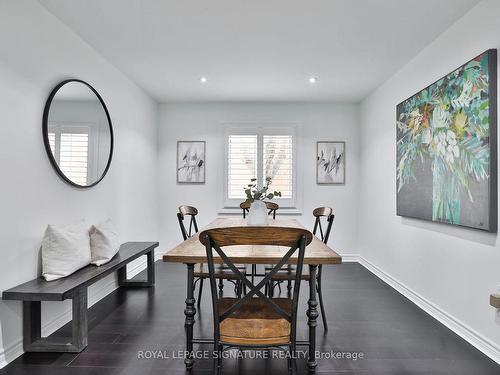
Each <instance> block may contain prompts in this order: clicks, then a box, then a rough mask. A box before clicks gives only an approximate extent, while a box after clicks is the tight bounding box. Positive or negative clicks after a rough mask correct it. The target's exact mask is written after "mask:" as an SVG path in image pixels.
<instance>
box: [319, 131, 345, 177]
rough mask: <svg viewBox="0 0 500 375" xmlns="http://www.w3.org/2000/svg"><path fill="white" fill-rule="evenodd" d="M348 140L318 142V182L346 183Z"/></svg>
mask: <svg viewBox="0 0 500 375" xmlns="http://www.w3.org/2000/svg"><path fill="white" fill-rule="evenodd" d="M345 150H346V142H345V141H317V142H316V184H318V185H344V184H345V173H346V156H345V152H346V151H345Z"/></svg>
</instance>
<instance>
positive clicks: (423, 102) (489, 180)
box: [396, 49, 498, 233]
mask: <svg viewBox="0 0 500 375" xmlns="http://www.w3.org/2000/svg"><path fill="white" fill-rule="evenodd" d="M497 173H498V172H497V50H496V49H489V50H487V51H485V52H483V53H481V54H479V55H478V56H476V57H474V58H473V59H471V60H469V61H467V62H466V63H464V64H462V65H461V66H459V67H458V68H456V69H454V70H452V71H451V72H449V73H448V74H446V75H444V76H443V77H441V78H440V79H438V80H437V81H435V82H433V83H431V84H430V85H428V86H427V87H425V88H423V89H422V90H420V91H419V92H417V93H416V94H414V95H412V96H410V97H409V98H407V99H405V100H404V101H402V102H401V103H399V104H398V105H397V107H396V214H397V215H398V216H402V217H410V218H415V219H421V220H427V221H431V222H436V223H442V224H449V225H454V226H460V227H467V228H473V229H480V230H484V231H487V232H493V233H496V232H497V220H498V219H497V199H498V198H497Z"/></svg>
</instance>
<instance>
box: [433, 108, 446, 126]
mask: <svg viewBox="0 0 500 375" xmlns="http://www.w3.org/2000/svg"><path fill="white" fill-rule="evenodd" d="M449 123H450V114H449V112H447V111H443V110H442V109H441V107H440V106H439V105H438V106H436V107H434V111H432V119H431V126H432V127H433V128H434V129H438V128H447V127H448V125H449Z"/></svg>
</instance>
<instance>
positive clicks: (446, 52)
mask: <svg viewBox="0 0 500 375" xmlns="http://www.w3.org/2000/svg"><path fill="white" fill-rule="evenodd" d="M499 19H500V2H498V1H496V0H487V1H483V2H481V3H479V4H478V5H477V6H476V7H475V8H473V9H472V10H471V11H470V12H469V13H468V14H466V15H465V16H464V17H463V18H462V19H460V20H459V21H458V22H457V23H456V24H455V25H453V26H452V27H451V28H450V29H449V30H447V31H446V32H445V33H443V34H442V35H441V36H440V37H439V38H438V39H436V40H435V41H434V42H433V43H432V44H431V45H429V46H428V47H427V48H425V49H424V50H423V51H422V52H421V53H419V54H418V55H417V56H416V57H415V59H413V60H412V61H411V62H410V63H409V64H408V65H406V66H405V67H404V68H403V69H401V70H400V71H399V72H398V73H397V74H396V75H395V76H394V77H392V78H391V79H390V80H389V81H387V82H386V83H385V84H384V85H383V86H381V87H380V88H379V89H378V90H376V91H375V92H374V93H373V94H371V95H370V96H369V97H368V98H367V99H366V100H364V101H363V103H362V106H361V132H360V134H361V144H360V150H361V156H360V157H361V158H360V166H361V169H360V179H361V181H360V186H361V190H360V205H359V223H360V225H359V228H360V232H359V233H360V241H359V248H360V250H361V255H362V257H363V258H365V259H366V260H367V261H368V262H369V263H371V264H372V265H374V266H376V267H378V268H379V269H380V270H381V271H382V272H383V273H385V274H387V275H388V276H389V277H392V278H394V279H396V280H397V281H398V282H399V283H402V284H404V285H405V286H406V287H407V288H408V289H409V290H412V291H413V292H415V293H416V294H417V295H420V296H421V297H422V298H423V300H425V301H426V302H427V303H429V304H430V305H433V306H434V307H435V308H436V309H437V310H436V311H437V312H438V313H439V314H442V316H443V317H447V318H448V319H449V321H448V323H450V325H455V328H457V330H458V331H460V332H461V333H462V334H463V335H466V336H468V337H469V339H470V340H471V341H473V342H475V343H476V345H478V346H480V347H481V348H482V350H484V351H485V352H487V353H489V354H490V355H491V356H493V357H494V358H495V359H496V360H497V361H500V323H499V321H500V320H499V318H498V317H497V316H496V311H495V309H493V308H492V307H490V306H489V295H490V293H492V292H495V291H497V289H498V286H497V285H499V284H500V272H499V264H500V245H499V243H498V237H497V235H496V234H489V233H483V232H480V231H477V230H469V229H463V228H457V227H452V226H447V225H442V224H436V223H431V222H425V221H419V220H413V219H406V218H401V217H397V216H396V198H395V197H396V176H395V169H396V160H395V159H396V149H395V138H396V129H395V116H396V115H395V113H396V104H398V103H399V102H401V101H402V100H404V99H405V98H407V97H409V96H411V95H413V94H414V93H415V92H417V91H419V90H421V89H422V88H424V87H426V86H427V85H428V84H430V83H432V82H434V81H435V80H436V79H439V78H441V77H442V76H443V75H445V74H447V73H449V72H450V71H452V70H453V69H455V68H456V67H458V66H460V65H462V64H463V63H465V62H466V61H468V60H469V59H471V58H473V57H474V56H476V55H478V54H479V53H481V52H483V51H485V50H486V49H489V48H500V22H499V21H498V20H499ZM409 42H410V41H409Z"/></svg>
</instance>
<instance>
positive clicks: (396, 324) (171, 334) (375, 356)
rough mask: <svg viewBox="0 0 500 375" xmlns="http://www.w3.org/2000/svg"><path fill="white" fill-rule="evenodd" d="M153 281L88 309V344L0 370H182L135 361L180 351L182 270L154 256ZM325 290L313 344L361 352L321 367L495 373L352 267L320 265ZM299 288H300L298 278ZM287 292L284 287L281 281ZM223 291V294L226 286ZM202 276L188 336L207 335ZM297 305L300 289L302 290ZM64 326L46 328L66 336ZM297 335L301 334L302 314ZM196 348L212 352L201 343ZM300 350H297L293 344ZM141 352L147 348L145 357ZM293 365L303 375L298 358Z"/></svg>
mask: <svg viewBox="0 0 500 375" xmlns="http://www.w3.org/2000/svg"><path fill="white" fill-rule="evenodd" d="M156 267H157V274H156V275H157V276H156V278H157V279H156V287H155V288H152V289H128V290H127V289H124V288H122V289H119V290H117V291H115V292H114V293H112V294H110V295H109V296H108V297H106V298H105V299H103V300H102V301H100V302H99V303H97V304H96V305H94V306H93V307H92V308H91V310H90V315H89V321H90V332H89V345H88V347H87V348H86V349H85V350H84V351H83V352H82V353H80V354H46V353H27V354H24V355H23V356H21V357H19V358H18V359H16V360H15V361H13V362H12V363H11V364H9V365H8V366H7V367H5V368H4V369H2V370H0V375H14V374H16V375H17V374H26V375H45V374H50V375H63V374H64V375H66V374H68V375H97V374H106V375H107V374H109V375H134V374H139V375H148V374H183V373H185V370H184V364H183V360H182V358H179V359H173V358H169V359H165V358H157V359H141V358H138V357H139V356H140V355H141V354H140V353H141V352H142V353H143V354H144V355H145V356H147V355H149V354H150V353H151V352H148V351H155V352H156V353H158V352H159V351H160V352H161V353H162V354H166V355H168V356H169V357H172V355H173V353H176V352H177V351H182V350H183V349H184V345H183V344H184V325H183V324H184V314H183V310H184V299H185V267H184V266H182V265H174V264H165V263H163V262H157V263H156ZM323 285H324V286H323V288H324V292H323V293H324V296H325V305H326V307H327V316H328V321H329V325H330V330H329V332H328V334H324V332H323V327H322V325H321V322H320V319H318V350H320V351H322V352H324V353H327V352H330V351H332V350H334V351H337V352H350V353H351V352H362V353H363V354H364V358H363V359H358V360H356V361H354V360H349V359H335V360H333V359H329V360H327V359H323V360H321V359H320V360H318V369H317V372H318V373H326V374H336V373H339V374H398V375H405V374H406V375H409V374H464V375H465V374H467V375H481V374H497V375H498V374H500V366H499V365H497V364H496V363H494V362H493V361H492V360H490V359H489V358H487V357H486V356H484V355H483V354H482V353H480V352H479V351H478V350H476V349H475V348H473V347H472V346H471V345H469V344H468V343H466V342H465V341H464V340H462V339H461V338H460V337H458V336H457V335H455V334H454V333H453V332H451V331H450V330H448V329H447V328H445V327H444V326H443V325H441V324H440V323H439V322H437V321H436V320H434V319H433V318H431V317H430V316H429V315H427V314H426V313H425V312H423V311H422V310H420V309H419V308H418V307H416V306H415V305H413V304H412V303H411V302H409V301H408V300H407V299H405V298H404V297H402V296H401V295H400V294H399V293H397V292H396V291H395V290H393V289H392V288H390V287H389V286H387V285H386V284H385V283H383V282H382V281H381V280H379V279H378V278H377V277H375V276H374V275H372V274H371V273H370V272H369V271H367V270H366V269H364V268H363V267H362V266H360V265H358V264H343V265H338V266H329V267H326V269H325V271H324V284H323ZM304 286H305V285H304ZM284 289H286V288H284ZM225 291H226V292H227V294H229V293H230V292H231V284H228V283H226V287H225ZM208 293H209V290H208V288H207V283H205V290H204V293H203V301H202V305H201V312H200V314H197V317H196V325H195V337H200V336H210V334H211V332H212V318H211V306H210V299H209V294H208ZM301 295H302V301H301V307H300V309H302V310H303V311H304V312H305V310H306V302H305V298H306V296H307V290H306V288H303V289H302V292H301ZM69 329H70V327H69V326H68V325H67V326H65V327H63V328H62V329H60V330H59V331H58V332H56V333H55V335H67V334H68V332H69ZM298 332H299V333H298V336H299V338H304V339H305V338H306V335H307V326H306V324H305V316H304V314H302V317H301V321H300V324H299V331H298ZM201 349H206V350H211V347H210V346H202V347H201ZM299 349H301V348H299ZM148 353H149V354H148ZM286 362H287V361H286V360H284V359H267V360H265V359H225V360H224V361H223V364H224V372H223V373H224V374H262V373H270V374H271V373H272V374H273V375H279V374H287V373H288V372H287V363H286ZM297 365H298V370H299V371H298V372H299V373H304V374H305V373H306V365H305V361H304V360H301V359H299V360H297ZM192 373H193V374H210V373H212V360H208V359H207V360H203V359H202V360H197V362H196V363H195V367H194V369H193V371H192Z"/></svg>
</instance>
